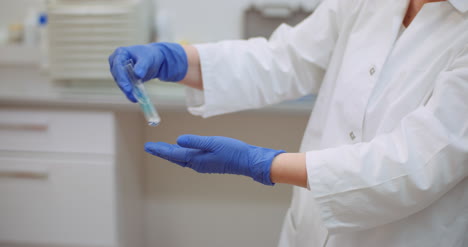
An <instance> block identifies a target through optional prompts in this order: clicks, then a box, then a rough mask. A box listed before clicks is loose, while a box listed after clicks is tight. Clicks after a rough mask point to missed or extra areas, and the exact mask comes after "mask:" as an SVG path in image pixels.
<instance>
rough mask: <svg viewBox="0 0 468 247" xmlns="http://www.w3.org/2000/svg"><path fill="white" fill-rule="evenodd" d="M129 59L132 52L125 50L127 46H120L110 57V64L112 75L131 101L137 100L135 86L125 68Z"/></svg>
mask: <svg viewBox="0 0 468 247" xmlns="http://www.w3.org/2000/svg"><path fill="white" fill-rule="evenodd" d="M129 59H130V54H129V53H128V52H127V51H126V50H125V48H118V49H117V50H116V51H115V52H114V53H113V54H112V55H111V56H110V57H109V64H110V69H111V74H112V77H113V78H114V80H115V82H116V83H117V85H118V86H119V88H120V90H122V92H123V93H124V94H125V95H126V96H127V98H128V99H129V100H130V101H132V102H137V101H136V99H135V96H134V95H133V86H132V84H131V82H130V79H129V78H128V74H127V72H126V70H125V65H126V63H127V62H128V60H129Z"/></svg>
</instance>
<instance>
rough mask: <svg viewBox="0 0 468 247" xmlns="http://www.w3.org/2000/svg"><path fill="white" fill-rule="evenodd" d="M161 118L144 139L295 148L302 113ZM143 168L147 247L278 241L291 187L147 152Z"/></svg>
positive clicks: (165, 114) (270, 243)
mask: <svg viewBox="0 0 468 247" xmlns="http://www.w3.org/2000/svg"><path fill="white" fill-rule="evenodd" d="M161 117H162V124H161V125H160V126H158V127H157V128H150V127H148V128H147V129H146V136H147V141H153V142H156V141H164V142H169V143H174V142H175V140H176V139H177V137H178V136H179V135H181V134H199V135H223V136H229V137H233V138H238V139H241V140H243V141H246V142H248V143H250V144H253V145H258V146H264V147H270V148H275V149H285V150H286V151H289V152H297V151H298V149H299V145H300V141H301V139H302V135H303V132H304V129H305V126H306V122H307V119H308V114H305V115H290V114H279V115H276V114H271V113H268V114H266V113H261V114H256V113H236V114H231V115H225V116H220V117H214V118H211V119H201V118H199V117H194V116H191V115H189V114H188V113H185V112H179V113H177V112H165V111H162V112H161ZM165 123H166V124H165ZM142 146H143V145H142ZM145 167H146V186H145V198H146V200H147V202H146V213H145V215H146V217H145V218H146V240H147V243H146V246H151V247H159V246H161V247H172V246H174V247H182V246H190V247H210V246H223V247H239V246H259V247H260V246H276V245H277V242H278V237H279V233H280V229H281V225H282V222H283V217H284V214H285V213H286V210H287V208H288V206H289V203H290V199H291V191H292V188H291V187H290V186H285V185H276V186H274V187H269V186H263V185H261V184H259V183H256V182H254V181H252V179H250V178H247V177H241V176H234V175H213V174H198V173H196V172H194V171H192V170H190V169H187V168H181V167H179V166H177V165H175V164H172V163H169V162H166V161H163V160H161V159H159V158H156V157H154V156H151V155H146V164H145Z"/></svg>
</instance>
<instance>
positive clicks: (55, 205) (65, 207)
mask: <svg viewBox="0 0 468 247" xmlns="http://www.w3.org/2000/svg"><path fill="white" fill-rule="evenodd" d="M113 174H114V171H113V169H112V166H111V165H110V162H109V164H107V162H104V163H93V162H89V161H86V162H79V161H46V160H42V161H37V160H34V161H33V160H31V159H21V158H0V198H1V200H0V242H4V243H18V244H28V243H30V244H38V245H44V246H47V245H54V246H55V245H57V246H62V245H63V246H113V245H115V243H116V240H115V239H116V229H115V227H116V219H115V215H116V205H115V196H114V195H115V191H114V182H113Z"/></svg>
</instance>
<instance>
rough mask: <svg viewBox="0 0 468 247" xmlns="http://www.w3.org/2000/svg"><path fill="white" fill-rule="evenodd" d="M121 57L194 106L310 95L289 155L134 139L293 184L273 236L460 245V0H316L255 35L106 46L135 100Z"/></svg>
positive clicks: (250, 104)
mask: <svg viewBox="0 0 468 247" xmlns="http://www.w3.org/2000/svg"><path fill="white" fill-rule="evenodd" d="M129 58H131V59H133V60H134V61H135V62H136V66H135V73H137V75H138V76H140V77H141V78H143V79H144V80H145V81H147V80H150V79H153V78H159V79H161V80H164V81H174V82H177V81H178V82H180V83H183V84H185V85H188V86H190V87H191V88H193V89H189V91H188V94H187V99H188V104H189V108H188V109H189V111H190V112H191V113H192V114H195V115H200V116H202V117H210V116H214V115H219V114H225V113H230V112H235V111H240V110H245V109H251V108H258V107H262V106H266V105H270V104H275V103H278V102H281V101H284V100H290V99H295V98H299V97H302V96H304V95H308V94H317V95H318V97H317V101H316V103H315V105H314V106H313V109H312V115H311V118H310V121H309V123H308V126H307V129H306V132H305V134H304V139H303V141H302V146H301V150H300V153H285V152H284V151H281V150H272V149H268V148H263V147H256V146H251V145H248V144H246V143H244V142H242V141H239V140H235V139H231V138H226V137H206V136H195V135H183V136H181V137H179V138H178V140H177V144H167V143H147V144H146V146H145V149H146V151H147V152H149V153H151V154H153V155H156V156H159V157H162V158H164V159H167V160H169V161H172V162H174V163H176V164H179V165H181V166H183V167H190V168H192V169H194V170H196V171H198V172H203V173H230V174H241V175H245V176H249V177H252V178H253V179H254V180H255V181H258V182H260V183H263V184H267V185H272V184H274V183H288V184H293V185H296V187H295V188H294V194H293V199H292V203H291V207H290V209H289V211H288V212H287V215H286V218H285V222H284V225H283V229H282V234H281V237H280V243H279V245H280V246H281V247H288V246H290V247H292V246H297V247H305V246H308V247H312V246H314V247H315V246H317V247H318V246H328V247H344V246H346V247H375V246H391V247H397V246H405V247H406V246H418V247H419V246H424V247H430V246H434V247H435V246H438V247H441V246H444V247H445V246H447V247H467V246H468V234H467V233H468V179H467V175H468V1H466V0H449V1H427V0H426V1H424V0H419V1H418V0H401V1H395V0H380V1H376V0H349V1H340V0H325V1H324V2H323V3H322V4H321V5H320V6H319V7H318V8H317V9H316V11H315V13H314V14H312V15H311V16H310V17H308V18H307V19H305V20H304V21H303V22H301V23H300V24H298V25H297V26H295V27H289V26H286V25H282V26H280V27H279V28H278V29H277V30H276V31H275V32H274V34H273V35H272V37H271V38H270V39H269V40H266V39H263V38H255V39H250V40H238V41H223V42H219V43H212V44H202V45H196V46H184V47H182V46H180V45H177V44H172V43H155V44H148V45H141V46H131V47H123V48H119V49H117V50H116V51H115V52H114V53H113V54H112V55H111V56H110V58H109V60H110V66H111V72H112V74H113V76H114V78H115V80H116V81H117V82H118V85H119V86H120V87H121V89H122V91H123V92H124V93H125V94H126V95H127V96H128V98H129V99H130V100H131V101H135V98H134V97H133V95H132V93H131V86H130V84H129V83H128V79H127V77H126V75H125V72H124V70H123V68H122V67H123V66H122V65H123V62H124V61H126V60H127V59H129Z"/></svg>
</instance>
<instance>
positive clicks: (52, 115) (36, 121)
mask: <svg viewBox="0 0 468 247" xmlns="http://www.w3.org/2000/svg"><path fill="white" fill-rule="evenodd" d="M113 123H114V122H113V115H112V113H106V112H78V111H36V110H31V111H26V110H6V109H0V150H13V151H41V152H43V151H45V152H69V153H70V152H72V153H73V152H76V153H103V154H112V153H113V144H114V140H113V131H114V125H113Z"/></svg>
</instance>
